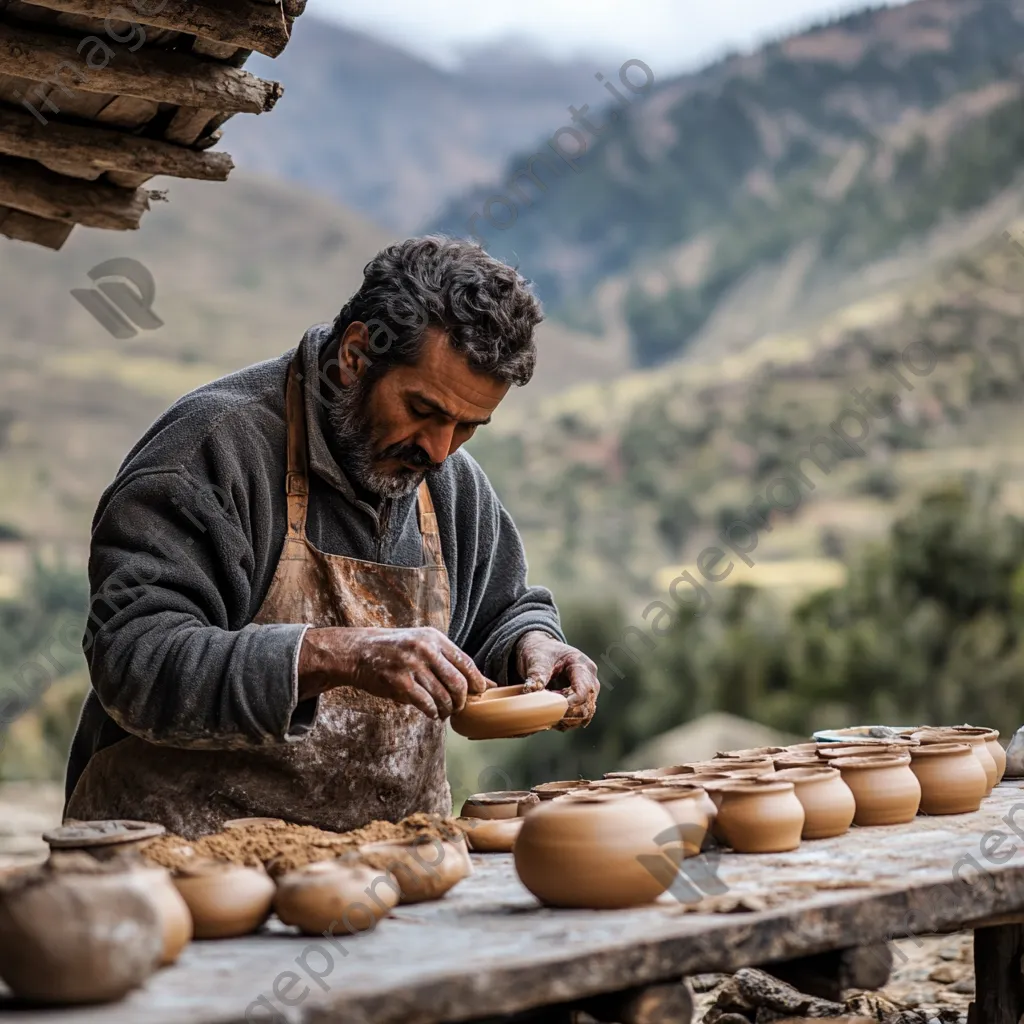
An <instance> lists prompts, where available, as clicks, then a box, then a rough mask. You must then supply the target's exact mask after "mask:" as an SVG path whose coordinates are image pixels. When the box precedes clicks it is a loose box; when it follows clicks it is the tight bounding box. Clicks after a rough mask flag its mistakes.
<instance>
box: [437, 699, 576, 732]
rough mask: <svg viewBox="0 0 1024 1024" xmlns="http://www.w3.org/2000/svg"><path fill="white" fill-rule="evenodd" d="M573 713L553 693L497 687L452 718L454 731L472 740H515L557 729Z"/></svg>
mask: <svg viewBox="0 0 1024 1024" xmlns="http://www.w3.org/2000/svg"><path fill="white" fill-rule="evenodd" d="M568 710H569V702H568V701H567V700H566V699H565V697H563V696H562V695H561V694H560V693H555V692H554V691H553V690H534V691H532V692H529V693H527V692H524V688H523V687H522V686H497V687H495V688H494V689H492V690H488V691H487V692H486V693H482V694H480V695H479V696H474V697H468V698H467V699H466V705H465V707H464V708H463V709H462V710H461V711H458V712H456V713H455V714H454V715H452V717H451V723H452V728H453V729H454V730H455V731H456V732H457V733H458V734H459V735H460V736H465V737H466V738H467V739H470V740H497V739H512V738H514V737H517V736H530V735H532V734H533V733H535V732H543V731H544V730H545V729H550V728H551V727H552V726H553V725H557V724H558V723H559V722H560V721H561V720H562V719H563V718H564V717H565V713H566V711H568Z"/></svg>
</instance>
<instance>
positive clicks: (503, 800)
mask: <svg viewBox="0 0 1024 1024" xmlns="http://www.w3.org/2000/svg"><path fill="white" fill-rule="evenodd" d="M538 803H540V798H539V797H538V796H537V795H536V794H535V793H531V792H530V791H529V790H528V789H505V790H497V791H495V792H493V793H474V794H473V795H472V796H470V797H467V798H466V800H465V802H464V803H463V805H462V811H461V814H462V817H464V818H487V819H496V818H515V817H516V816H517V815H520V814H525V813H526V811H527V810H528V809H529V808H530V807H531V806H532V805H533V804H538Z"/></svg>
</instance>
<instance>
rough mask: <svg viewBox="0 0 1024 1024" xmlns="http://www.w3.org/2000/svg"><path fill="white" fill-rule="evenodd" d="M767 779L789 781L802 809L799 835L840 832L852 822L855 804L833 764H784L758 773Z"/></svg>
mask: <svg viewBox="0 0 1024 1024" xmlns="http://www.w3.org/2000/svg"><path fill="white" fill-rule="evenodd" d="M761 778H762V779H763V780H764V781H765V782H766V783H769V784H770V783H772V782H792V783H793V789H794V792H795V793H796V798H797V800H799V801H800V804H801V806H802V807H803V809H804V827H803V831H802V832H801V833H800V837H801V838H802V839H828V838H829V837H831V836H841V835H842V834H843V833H844V832H846V831H847V830H848V829H849V828H850V825H852V824H853V816H854V814H856V813H857V804H856V801H855V800H854V799H853V793H852V792H851V791H850V787H849V786H847V785H846V783H845V782H843V778H842V776H841V775H840V773H839V770H838V769H836V768H828V767H824V766H822V765H820V764H819V765H818V766H816V767H813V768H786V769H783V770H782V771H776V772H773V773H772V774H771V775H763V776H762V777H761Z"/></svg>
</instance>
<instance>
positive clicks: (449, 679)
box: [299, 626, 494, 719]
mask: <svg viewBox="0 0 1024 1024" xmlns="http://www.w3.org/2000/svg"><path fill="white" fill-rule="evenodd" d="M335 686H354V687H356V688H357V689H360V690H365V691H366V692H367V693H372V694H375V695H376V696H378V697H386V698H388V699H389V700H393V701H397V702H398V703H399V704H411V705H412V706H413V707H415V708H419V709H420V711H422V712H423V714H425V715H426V716H427V717H428V718H435V719H437V718H448V717H449V716H450V715H451V714H452V712H454V711H461V710H462V709H463V708H464V707H465V705H466V697H467V696H468V695H469V694H475V693H483V692H484V690H487V689H489V688H490V687H492V686H494V683H492V682H491V681H490V680H488V679H485V678H484V676H482V675H481V674H480V670H479V669H478V668H477V667H476V665H474V664H473V659H472V658H471V657H470V656H469V655H468V654H465V653H464V652H463V651H460V650H459V648H458V647H456V646H455V644H453V643H452V642H451V640H449V639H448V637H446V636H445V635H444V634H443V633H441V632H440V631H439V630H436V629H434V628H433V627H431V626H422V627H417V628H414V629H382V628H377V627H367V628H354V627H346V626H330V627H327V628H324V629H310V630H307V631H306V636H305V638H304V639H303V642H302V650H301V651H300V652H299V700H308V699H309V698H310V697H315V696H317V694H320V693H323V692H324V691H325V690H331V689H333V688H334V687H335Z"/></svg>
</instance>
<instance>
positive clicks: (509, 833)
mask: <svg viewBox="0 0 1024 1024" xmlns="http://www.w3.org/2000/svg"><path fill="white" fill-rule="evenodd" d="M525 820H526V819H525V818H522V817H517V818H492V819H490V820H485V819H483V818H458V819H457V822H458V825H459V828H461V829H462V830H463V831H464V832H465V833H466V842H468V843H469V848H470V849H471V850H472V851H473V852H474V853H511V852H512V847H513V845H514V844H515V841H516V836H518V835H519V830H520V829H521V828H522V827H523V822H524V821H525Z"/></svg>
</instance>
